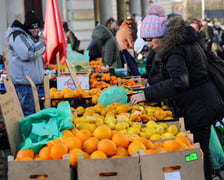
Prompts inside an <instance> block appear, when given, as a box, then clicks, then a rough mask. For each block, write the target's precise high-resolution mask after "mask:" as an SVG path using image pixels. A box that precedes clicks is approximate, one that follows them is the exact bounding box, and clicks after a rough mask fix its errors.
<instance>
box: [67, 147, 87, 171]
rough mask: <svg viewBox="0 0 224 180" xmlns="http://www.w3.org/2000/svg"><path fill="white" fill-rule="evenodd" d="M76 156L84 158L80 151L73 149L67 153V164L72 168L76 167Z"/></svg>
mask: <svg viewBox="0 0 224 180" xmlns="http://www.w3.org/2000/svg"><path fill="white" fill-rule="evenodd" d="M78 154H82V155H83V156H84V152H83V151H82V150H81V149H78V148H73V149H71V150H70V151H69V163H70V165H71V166H72V167H77V165H78Z"/></svg>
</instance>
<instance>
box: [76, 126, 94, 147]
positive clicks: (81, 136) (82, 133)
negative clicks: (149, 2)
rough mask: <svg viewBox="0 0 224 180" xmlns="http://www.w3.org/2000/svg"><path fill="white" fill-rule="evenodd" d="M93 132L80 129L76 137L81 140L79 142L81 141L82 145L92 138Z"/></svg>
mask: <svg viewBox="0 0 224 180" xmlns="http://www.w3.org/2000/svg"><path fill="white" fill-rule="evenodd" d="M91 135H92V134H91V132H90V131H89V130H88V129H80V130H79V131H78V132H77V133H76V135H75V136H76V137H77V138H79V140H80V141H81V143H82V144H83V143H84V142H85V141H86V140H87V139H88V138H90V137H91Z"/></svg>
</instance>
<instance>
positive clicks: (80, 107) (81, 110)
mask: <svg viewBox="0 0 224 180" xmlns="http://www.w3.org/2000/svg"><path fill="white" fill-rule="evenodd" d="M84 112H85V109H84V107H82V106H79V107H77V108H76V113H77V115H82V114H83V113H84Z"/></svg>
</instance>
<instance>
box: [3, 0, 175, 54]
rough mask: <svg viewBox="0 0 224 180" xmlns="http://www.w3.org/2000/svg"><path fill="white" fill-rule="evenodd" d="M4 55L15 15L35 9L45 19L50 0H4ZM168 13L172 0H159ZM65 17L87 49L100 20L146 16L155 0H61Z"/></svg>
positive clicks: (59, 5)
mask: <svg viewBox="0 0 224 180" xmlns="http://www.w3.org/2000/svg"><path fill="white" fill-rule="evenodd" d="M0 1H1V6H0V23H1V26H0V55H4V51H5V49H6V46H7V41H6V39H5V38H4V32H5V31H6V30H7V27H8V26H10V25H11V24H12V22H13V21H14V20H15V19H18V20H20V21H21V22H24V16H25V13H26V12H27V11H29V10H35V11H36V12H37V14H38V16H39V17H41V18H42V20H43V22H44V17H45V11H46V3H47V0H0ZM155 2H157V3H159V4H161V6H163V7H164V8H165V10H166V13H167V14H169V13H171V1H170V0H155ZM57 3H58V7H59V11H60V14H61V19H62V21H67V22H68V25H69V28H70V29H71V30H72V31H73V32H74V33H75V35H76V36H77V37H78V39H79V40H80V41H81V44H80V49H86V48H87V46H88V44H89V42H90V41H91V33H92V31H93V29H94V27H95V24H96V22H98V23H100V24H105V22H106V21H107V19H109V18H110V17H113V18H114V19H115V20H119V21H120V20H123V19H125V18H126V16H127V15H128V14H129V13H131V14H136V15H138V16H139V17H144V16H145V14H146V8H147V7H148V6H149V4H150V3H153V1H152V0H57Z"/></svg>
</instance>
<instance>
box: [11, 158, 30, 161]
mask: <svg viewBox="0 0 224 180" xmlns="http://www.w3.org/2000/svg"><path fill="white" fill-rule="evenodd" d="M32 160H33V158H31V157H21V158H20V159H19V160H18V159H15V161H32Z"/></svg>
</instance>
